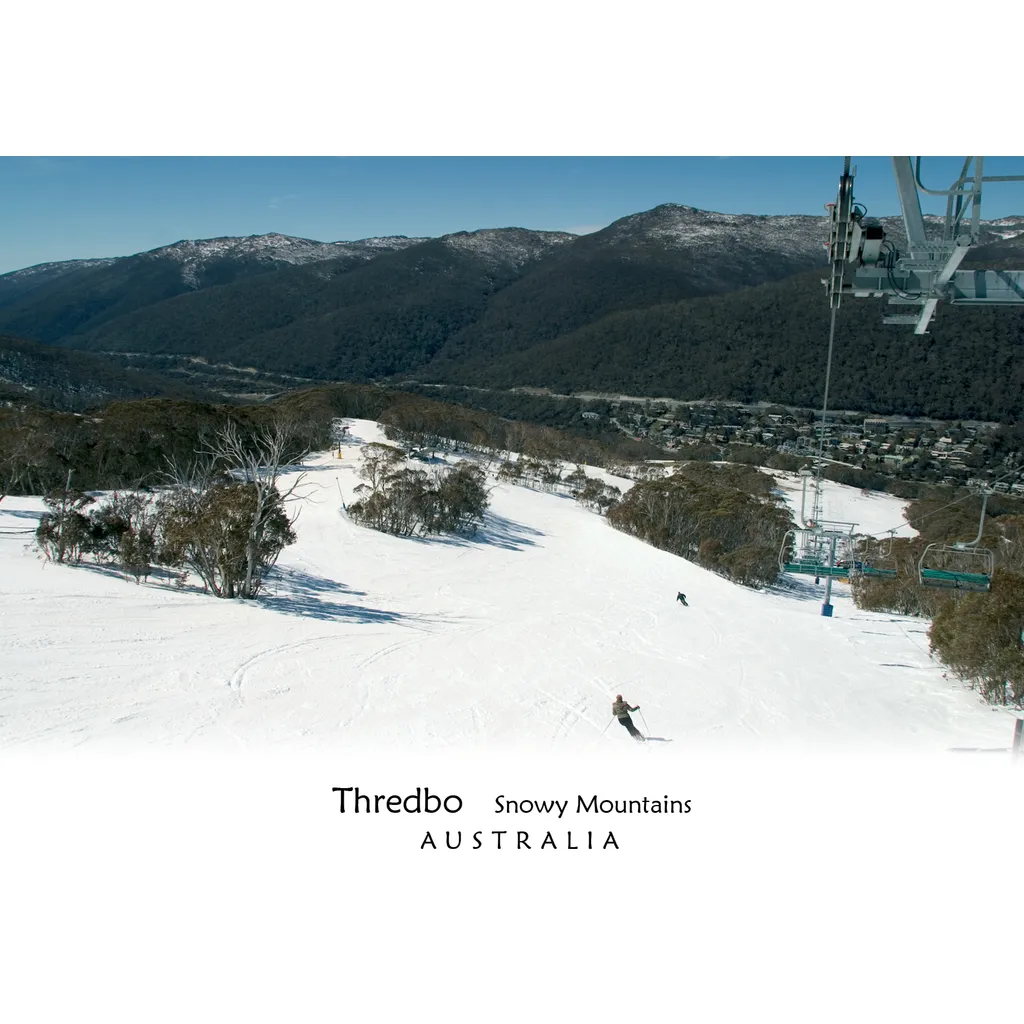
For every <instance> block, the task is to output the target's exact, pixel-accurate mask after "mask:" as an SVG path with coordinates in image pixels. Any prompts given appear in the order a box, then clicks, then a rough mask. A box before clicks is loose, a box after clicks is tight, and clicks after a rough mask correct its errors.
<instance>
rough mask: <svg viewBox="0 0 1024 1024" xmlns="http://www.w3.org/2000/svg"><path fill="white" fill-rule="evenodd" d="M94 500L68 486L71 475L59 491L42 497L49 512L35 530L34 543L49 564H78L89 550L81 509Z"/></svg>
mask: <svg viewBox="0 0 1024 1024" xmlns="http://www.w3.org/2000/svg"><path fill="white" fill-rule="evenodd" d="M94 500H95V499H93V498H91V497H90V496H89V495H88V494H85V493H84V492H83V491H80V490H78V489H77V488H74V487H72V486H71V474H70V473H69V474H68V482H67V484H66V485H65V486H64V487H63V488H61V489H60V490H55V491H49V492H48V493H47V494H46V495H45V496H44V497H43V504H45V505H46V507H47V509H49V511H48V512H45V513H43V516H42V517H41V519H40V520H39V526H38V527H37V528H36V543H37V544H38V545H39V547H40V548H42V550H43V552H44V553H45V554H46V557H47V558H48V559H50V561H52V562H65V561H72V562H77V561H79V560H80V559H81V557H82V553H83V551H87V550H88V549H89V544H90V539H91V531H90V528H89V519H88V517H87V516H86V515H85V514H84V513H83V511H82V510H83V509H85V508H87V507H88V506H89V505H91V504H92V503H93V501H94Z"/></svg>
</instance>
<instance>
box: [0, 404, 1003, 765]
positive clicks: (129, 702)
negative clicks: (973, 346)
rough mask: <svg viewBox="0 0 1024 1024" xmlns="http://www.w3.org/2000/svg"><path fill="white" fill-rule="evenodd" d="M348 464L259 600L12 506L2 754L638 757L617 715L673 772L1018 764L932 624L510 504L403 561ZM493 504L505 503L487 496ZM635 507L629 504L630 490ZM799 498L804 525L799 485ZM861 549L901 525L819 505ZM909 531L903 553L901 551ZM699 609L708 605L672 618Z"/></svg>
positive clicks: (892, 507) (1, 535)
mask: <svg viewBox="0 0 1024 1024" xmlns="http://www.w3.org/2000/svg"><path fill="white" fill-rule="evenodd" d="M352 435H353V437H352V443H350V444H349V445H348V446H347V447H346V448H345V449H344V457H343V458H342V459H341V460H338V459H335V458H333V457H332V456H331V454H330V453H323V454H320V455H318V456H315V457H313V458H311V459H310V461H309V463H308V465H307V466H306V467H305V469H306V470H307V471H308V473H309V477H308V479H309V481H310V482H311V487H310V488H309V490H310V492H311V493H310V497H309V498H308V500H307V501H306V502H305V503H304V504H303V505H302V506H301V513H300V515H299V519H298V522H297V524H296V531H297V533H298V543H296V544H295V545H293V546H292V547H290V548H287V549H286V550H285V551H284V553H283V554H282V556H281V559H280V562H279V564H278V566H277V568H276V569H275V571H274V573H273V577H272V582H271V583H270V584H269V587H268V591H267V595H266V597H265V598H261V599H260V600H258V601H256V602H242V601H222V600H218V599H216V598H213V597H210V596H207V595H204V594H203V593H202V592H201V591H200V590H198V589H196V588H195V587H189V588H186V589H185V590H177V589H175V587H174V586H172V585H171V584H170V583H169V582H165V581H164V580H162V579H159V578H153V579H152V580H151V581H150V582H149V583H148V584H143V585H141V586H137V585H136V584H135V583H134V582H133V581H132V582H128V581H126V580H124V579H123V578H122V577H120V576H119V575H118V574H117V573H116V572H115V571H114V570H113V569H111V568H109V567H100V566H95V565H92V564H89V563H83V564H82V565H80V566H74V567H72V566H62V565H54V564H48V563H46V562H45V561H43V560H42V559H41V556H40V555H39V553H38V552H37V550H36V549H35V546H34V543H33V538H32V537H31V535H30V534H29V533H24V532H22V533H18V532H14V531H18V530H28V529H30V528H31V527H33V526H34V525H35V522H36V519H37V517H38V515H39V513H40V512H41V511H42V508H43V506H42V502H41V501H40V500H39V499H38V498H7V499H6V500H5V501H4V502H3V504H2V505H0V647H2V651H3V654H2V662H0V664H2V680H0V745H3V746H11V745H21V744H48V745H51V746H53V745H55V746H58V747H71V746H78V745H80V744H88V745H89V746H90V747H92V746H97V745H110V744H114V743H122V744H136V745H140V744H142V745H154V744H155V745H167V746H182V745H188V746H203V747H223V746H225V745H228V746H231V747H234V746H238V745H243V746H250V747H256V748H258V747H260V746H263V745H267V744H273V745H277V746H280V745H282V744H298V745H300V746H302V747H309V748H315V749H325V748H336V747H337V748H344V749H350V750H351V749H357V748H360V749H363V748H368V749H374V748H398V749H403V750H409V751H415V750H424V749H430V748H435V749H436V748H449V749H462V748H474V747H477V746H480V745H484V744H487V745H498V746H500V747H504V748H509V749H514V748H516V747H519V746H523V745H526V746H531V747H534V748H535V747H537V746H538V745H539V746H541V747H548V748H553V749H554V750H559V749H575V750H581V749H587V748H589V749H592V750H594V751H595V752H596V751H597V750H602V751H605V750H607V751H609V752H611V751H613V750H616V749H621V750H625V751H627V752H628V753H629V754H633V753H634V750H633V747H634V745H633V743H632V742H631V741H630V740H629V738H628V737H627V736H626V734H625V731H624V730H623V729H621V728H620V727H619V726H618V725H617V724H615V723H612V722H611V721H610V711H609V707H610V702H611V700H612V699H613V698H614V697H615V695H616V694H617V693H622V694H623V695H624V696H625V697H626V698H627V699H628V700H629V701H631V702H633V703H638V704H639V705H640V706H641V713H642V717H641V715H640V714H638V715H635V716H634V718H636V719H637V723H638V724H639V725H640V726H641V727H642V728H644V727H645V726H646V728H644V731H645V732H647V733H649V734H650V735H652V736H655V737H663V738H665V739H666V740H671V741H673V742H672V744H671V745H669V744H668V743H657V744H648V748H649V749H650V750H652V751H653V750H659V751H661V752H664V753H669V752H680V751H690V750H716V749H723V748H731V747H737V746H738V747H741V748H748V749H749V748H757V749H761V748H767V747H775V748H778V749H782V750H787V751H790V750H819V751H820V750H830V749H841V750H875V751H880V750H890V751H911V750H931V751H942V750H948V749H953V748H974V749H991V748H1004V749H1005V748H1006V747H1007V746H1008V744H1009V739H1010V736H1011V734H1012V715H1010V714H1008V713H1006V712H1004V711H1001V710H996V709H992V708H990V707H988V706H986V705H985V704H984V703H983V702H981V701H980V700H979V699H978V698H977V697H976V696H975V695H974V694H973V693H971V692H969V691H967V690H965V689H964V688H963V687H962V686H960V685H959V684H958V683H957V682H956V681H955V680H953V679H952V678H950V679H946V678H945V677H944V675H943V671H942V667H941V666H940V665H939V664H938V663H937V662H934V661H933V660H932V659H931V658H930V657H929V653H928V641H927V635H926V631H927V623H926V622H924V621H921V620H916V619H911V618H901V617H897V616H891V615H883V614H872V613H867V612H862V611H859V610H858V609H857V608H856V607H855V606H854V605H853V602H852V600H851V599H850V597H849V591H848V588H847V587H846V586H844V585H842V584H836V585H835V586H834V589H833V604H834V605H835V616H834V618H832V619H831V620H829V619H824V618H822V617H821V615H820V604H821V597H822V593H823V589H824V588H823V587H816V586H814V585H813V582H812V581H811V580H796V581H790V582H787V584H786V585H785V586H781V587H779V588H776V589H775V590H774V591H772V592H754V591H751V590H747V589H744V588H742V587H739V586H736V585H734V584H732V583H730V582H728V581H726V580H724V579H722V578H720V577H718V576H715V575H713V574H711V573H709V572H706V571H704V570H702V569H700V568H698V567H697V566H695V565H693V564H691V563H689V562H686V561H684V560H682V559H679V558H677V557H675V556H673V555H670V554H667V553H665V552H662V551H658V550H656V549H654V548H652V547H649V546H647V545H645V544H643V543H641V542H639V541H637V540H635V539H633V538H630V537H627V536H624V535H623V534H620V533H618V532H617V531H615V530H613V529H611V528H610V527H609V526H608V525H607V523H606V522H605V521H604V519H603V518H601V517H599V516H597V515H595V514H593V513H591V512H588V511H585V510H583V509H581V508H579V507H578V506H577V505H576V504H575V503H574V502H573V501H572V500H571V499H569V498H566V497H562V496H558V495H552V494H547V493H540V492H536V491H532V490H529V489H526V488H523V487H518V486H514V485H510V484H508V485H506V484H500V485H495V486H494V489H493V492H492V499H491V500H492V505H491V510H490V512H489V514H488V516H487V520H486V525H485V528H484V529H483V530H482V531H481V532H480V533H479V534H478V535H477V536H476V537H474V538H458V539H452V538H444V539H430V540H420V539H404V538H396V537H391V536H387V535H383V534H379V533H375V532H373V531H370V530H367V529H364V528H362V527H359V526H356V525H355V524H353V523H352V522H351V521H349V519H348V518H347V517H346V516H345V515H344V513H343V512H342V510H341V504H342V500H343V499H344V501H346V502H347V501H349V500H351V499H352V496H353V491H354V488H355V486H356V485H357V484H358V483H359V482H360V481H359V479H358V477H357V475H356V471H357V468H358V464H359V463H358V451H359V445H360V444H361V443H365V442H366V441H371V440H381V439H383V435H382V434H381V432H380V431H379V429H378V428H377V426H376V425H374V424H372V423H369V422H367V421H361V420H357V421H353V422H352ZM492 482H493V481H492ZM619 485H620V486H622V487H623V489H625V488H626V487H627V486H629V482H628V481H619ZM786 487H787V494H788V495H789V498H790V500H791V501H795V503H796V507H797V508H798V507H799V499H800V493H799V484H798V483H797V482H796V478H794V479H793V480H792V481H789V482H788V483H787V484H786ZM826 487H827V490H826V492H825V507H826V517H827V518H829V519H844V520H854V521H857V522H858V523H859V524H860V525H859V527H858V528H859V530H861V531H863V532H869V531H875V530H885V529H888V528H890V527H892V526H894V525H898V524H899V523H900V522H901V521H902V520H901V503H900V502H899V501H897V500H895V499H892V498H888V497H886V496H883V495H877V494H875V495H871V496H862V495H861V493H860V491H858V490H856V489H854V488H847V487H842V486H840V485H833V484H826ZM903 532H904V534H905V533H906V531H903ZM678 590H682V591H684V592H685V593H686V594H687V596H688V598H689V601H690V607H688V608H683V607H682V606H680V605H679V604H677V603H675V601H674V598H675V595H676V592H677V591H678Z"/></svg>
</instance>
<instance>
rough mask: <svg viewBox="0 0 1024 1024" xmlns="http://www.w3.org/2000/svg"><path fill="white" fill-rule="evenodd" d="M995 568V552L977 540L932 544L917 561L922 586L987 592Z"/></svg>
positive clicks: (990, 587) (990, 585)
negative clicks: (974, 542)
mask: <svg viewBox="0 0 1024 1024" xmlns="http://www.w3.org/2000/svg"><path fill="white" fill-rule="evenodd" d="M950 566H954V567H955V568H951V567H950ZM994 571H995V555H994V554H993V553H992V552H991V551H990V550H989V549H988V548H980V547H977V546H976V545H974V544H929V545H928V546H927V547H926V548H925V549H924V552H923V553H922V555H921V559H920V561H919V562H918V563H917V576H918V581H919V582H920V584H921V586H923V587H941V588H942V589H945V590H973V591H983V592H987V591H989V590H991V589H992V574H993V572H994Z"/></svg>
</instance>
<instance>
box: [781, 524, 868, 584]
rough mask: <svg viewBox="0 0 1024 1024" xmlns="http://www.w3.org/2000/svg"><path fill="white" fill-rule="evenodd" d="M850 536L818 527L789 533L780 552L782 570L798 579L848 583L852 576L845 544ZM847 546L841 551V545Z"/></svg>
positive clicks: (843, 532)
mask: <svg viewBox="0 0 1024 1024" xmlns="http://www.w3.org/2000/svg"><path fill="white" fill-rule="evenodd" d="M849 540H850V534H848V533H846V532H845V531H839V530H829V529H825V528H824V527H822V526H815V527H813V528H810V529H804V530H788V531H787V532H786V535H785V536H784V537H783V538H782V547H781V548H780V549H779V571H780V572H787V573H793V574H795V575H798V576H814V577H815V582H817V580H818V578H819V577H822V576H824V577H831V578H832V579H840V580H846V579H848V578H849V575H850V565H851V562H850V558H849V552H848V551H847V550H846V547H845V545H846V544H847V543H848V542H849ZM840 542H843V544H844V547H843V548H841V549H839V550H838V551H837V545H838V544H839V543H840Z"/></svg>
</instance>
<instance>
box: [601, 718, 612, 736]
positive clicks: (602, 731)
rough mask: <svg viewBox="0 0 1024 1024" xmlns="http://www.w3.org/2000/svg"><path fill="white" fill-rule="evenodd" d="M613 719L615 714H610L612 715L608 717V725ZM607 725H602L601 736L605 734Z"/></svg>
mask: <svg viewBox="0 0 1024 1024" xmlns="http://www.w3.org/2000/svg"><path fill="white" fill-rule="evenodd" d="M614 721H615V716H614V715H612V717H611V718H609V719H608V725H611V724H612V722H614ZM608 725H606V726H605V727H604V728H603V729H602V730H601V735H602V736H603V735H604V734H605V733H606V732H607V731H608Z"/></svg>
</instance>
